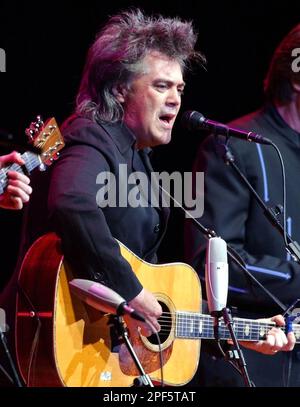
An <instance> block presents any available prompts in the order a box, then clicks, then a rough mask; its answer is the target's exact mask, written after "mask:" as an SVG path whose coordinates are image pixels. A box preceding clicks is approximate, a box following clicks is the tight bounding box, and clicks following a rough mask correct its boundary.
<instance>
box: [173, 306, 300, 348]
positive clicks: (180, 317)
mask: <svg viewBox="0 0 300 407" xmlns="http://www.w3.org/2000/svg"><path fill="white" fill-rule="evenodd" d="M274 326H275V323H267V322H261V321H258V320H253V319H244V318H234V319H233V330H234V332H235V335H236V337H237V339H238V340H244V341H258V340H261V339H264V338H265V335H266V334H267V333H268V331H269V330H270V329H271V328H272V327H274ZM292 326H293V331H294V334H295V337H296V342H297V343H300V325H298V324H292ZM282 329H283V330H284V327H283V328H282ZM175 336H176V337H178V338H186V339H187V338H190V339H214V337H215V335H214V318H213V317H211V316H210V315H205V314H199V313H193V312H182V311H177V312H176V329H175ZM219 339H231V336H230V332H229V330H228V328H227V326H226V325H225V323H224V321H223V318H220V320H219Z"/></svg>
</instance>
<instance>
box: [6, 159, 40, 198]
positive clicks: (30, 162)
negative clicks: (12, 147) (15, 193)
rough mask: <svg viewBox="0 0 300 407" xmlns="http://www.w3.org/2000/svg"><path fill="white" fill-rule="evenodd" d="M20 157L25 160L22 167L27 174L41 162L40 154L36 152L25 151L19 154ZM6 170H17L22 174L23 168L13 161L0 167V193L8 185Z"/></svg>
mask: <svg viewBox="0 0 300 407" xmlns="http://www.w3.org/2000/svg"><path fill="white" fill-rule="evenodd" d="M21 157H22V158H23V160H24V162H25V164H24V167H25V169H26V171H25V172H27V174H30V173H31V171H32V170H34V169H35V168H36V167H38V166H39V165H40V164H41V163H42V161H41V159H40V156H39V155H38V154H35V153H32V152H31V151H26V152H25V153H23V154H22V155H21ZM8 171H16V172H19V173H20V174H24V169H23V167H21V166H20V165H19V164H15V163H14V164H11V165H8V166H7V167H4V168H2V169H1V170H0V194H2V193H3V192H4V190H5V188H6V187H7V185H8V178H7V172H8Z"/></svg>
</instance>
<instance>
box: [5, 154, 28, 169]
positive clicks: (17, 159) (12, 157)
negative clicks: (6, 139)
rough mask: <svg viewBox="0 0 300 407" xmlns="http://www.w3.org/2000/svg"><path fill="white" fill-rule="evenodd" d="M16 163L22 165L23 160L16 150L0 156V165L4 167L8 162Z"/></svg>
mask: <svg viewBox="0 0 300 407" xmlns="http://www.w3.org/2000/svg"><path fill="white" fill-rule="evenodd" d="M12 163H16V164H19V165H24V164H25V161H24V160H23V159H22V157H21V155H20V154H19V153H17V152H16V151H13V152H12V153H10V154H7V155H4V156H2V157H0V166H1V167H4V166H6V165H8V164H12Z"/></svg>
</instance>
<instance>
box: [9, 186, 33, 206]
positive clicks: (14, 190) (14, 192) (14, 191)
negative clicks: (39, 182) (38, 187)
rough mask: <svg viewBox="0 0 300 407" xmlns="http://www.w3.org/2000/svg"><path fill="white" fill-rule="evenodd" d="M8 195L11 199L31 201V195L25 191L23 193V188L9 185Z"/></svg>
mask: <svg viewBox="0 0 300 407" xmlns="http://www.w3.org/2000/svg"><path fill="white" fill-rule="evenodd" d="M7 193H9V195H10V198H11V199H16V198H20V199H21V201H22V202H28V201H29V193H26V192H25V191H23V189H22V188H18V187H15V186H13V185H9V186H8V187H7ZM7 193H6V194H7ZM30 193H31V192H30Z"/></svg>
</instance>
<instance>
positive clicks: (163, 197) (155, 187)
mask: <svg viewBox="0 0 300 407" xmlns="http://www.w3.org/2000/svg"><path fill="white" fill-rule="evenodd" d="M193 181H194V182H193ZM96 184H97V185H100V188H99V190H98V191H97V195H96V201H97V205H98V206H99V207H100V208H106V207H110V208H115V207H123V208H124V207H127V206H130V207H132V208H137V207H148V206H151V207H153V208H158V207H160V206H162V207H170V206H171V205H172V203H173V204H174V206H177V207H178V206H183V207H184V208H185V210H186V211H187V212H186V217H189V215H191V216H193V217H195V218H200V217H201V216H202V215H203V210H204V173H203V172H196V173H195V174H193V173H192V172H184V174H183V176H182V174H181V173H180V172H176V171H175V172H173V173H171V174H169V173H167V172H161V173H158V172H152V173H151V177H150V178H148V176H147V175H146V174H145V173H143V172H139V171H136V172H132V173H131V174H129V175H128V170H127V165H126V164H119V177H118V180H117V179H116V176H115V174H113V173H111V172H109V171H103V172H100V173H99V174H98V175H97V179H96ZM193 184H194V188H193V187H192V185H193ZM193 192H194V193H193ZM171 196H172V197H174V200H173V199H171Z"/></svg>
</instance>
